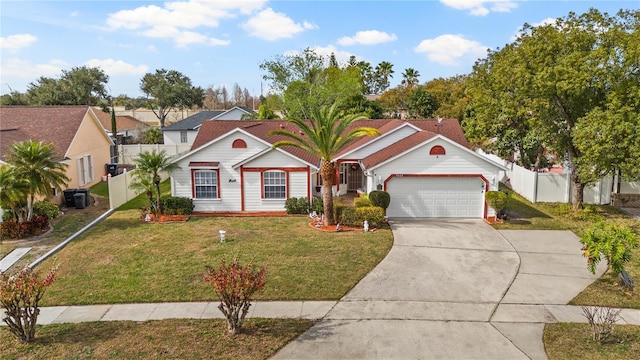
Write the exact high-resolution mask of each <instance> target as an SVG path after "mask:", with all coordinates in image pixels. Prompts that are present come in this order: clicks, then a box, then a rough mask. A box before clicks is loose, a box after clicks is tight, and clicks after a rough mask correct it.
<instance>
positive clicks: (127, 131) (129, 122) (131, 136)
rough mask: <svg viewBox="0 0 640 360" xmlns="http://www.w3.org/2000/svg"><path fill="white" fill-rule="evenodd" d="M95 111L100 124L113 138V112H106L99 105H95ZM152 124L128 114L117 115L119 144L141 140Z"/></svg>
mask: <svg viewBox="0 0 640 360" xmlns="http://www.w3.org/2000/svg"><path fill="white" fill-rule="evenodd" d="M93 112H94V113H95V114H96V116H98V120H99V121H100V124H101V125H102V127H103V128H104V130H105V131H106V132H107V135H109V137H111V138H112V139H113V134H111V113H108V112H104V111H102V109H100V108H99V107H94V108H93ZM149 128H150V125H148V124H146V123H144V122H142V121H140V120H137V119H136V118H134V117H132V116H128V115H116V130H117V131H118V144H126V143H129V142H132V141H134V140H139V139H140V138H141V137H142V136H143V135H144V132H145V131H146V130H147V129H149Z"/></svg>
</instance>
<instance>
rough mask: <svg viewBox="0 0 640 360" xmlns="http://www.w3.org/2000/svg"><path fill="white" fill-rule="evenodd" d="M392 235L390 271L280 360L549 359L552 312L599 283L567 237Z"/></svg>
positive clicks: (440, 231) (447, 224) (459, 231)
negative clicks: (545, 340) (545, 334)
mask: <svg viewBox="0 0 640 360" xmlns="http://www.w3.org/2000/svg"><path fill="white" fill-rule="evenodd" d="M391 228H392V230H393V234H394V245H393V247H392V249H391V251H390V252H389V254H388V255H387V256H386V257H385V258H384V259H383V261H382V262H381V263H380V264H379V265H378V266H377V267H376V268H374V269H373V270H372V271H371V272H370V273H369V274H368V275H367V276H366V277H365V278H364V279H362V281H360V283H358V284H357V285H356V286H355V287H354V288H353V289H352V290H351V291H350V292H349V293H347V294H346V295H345V296H344V297H343V298H342V299H341V300H340V301H339V302H338V303H337V304H336V305H335V307H334V308H333V309H332V310H331V311H329V313H328V314H327V315H326V316H325V317H324V318H323V319H322V320H321V321H319V322H318V323H317V324H316V325H315V326H313V327H312V328H311V329H310V330H309V331H307V332H306V333H304V334H303V335H301V336H300V337H299V338H298V339H296V340H295V341H293V342H291V343H290V344H289V345H287V346H286V347H284V348H283V349H282V350H281V351H280V352H278V353H277V354H276V355H275V357H274V359H425V358H428V359H545V358H546V355H545V352H544V347H543V345H542V330H543V327H544V323H546V322H555V321H556V318H558V317H560V316H562V313H561V312H562V309H561V308H560V307H554V306H556V305H564V304H566V303H567V302H568V301H569V300H570V299H571V298H573V297H574V296H575V295H577V294H578V293H579V292H580V291H581V290H582V289H584V287H586V286H587V285H588V284H590V283H591V282H593V280H595V279H596V278H597V276H592V275H591V274H590V273H589V272H588V271H587V269H586V263H585V261H584V259H583V258H582V257H581V254H580V243H579V242H578V238H577V237H576V236H575V235H574V234H573V233H571V232H568V231H552V232H546V231H543V232H536V231H502V232H498V231H496V230H494V229H493V228H492V227H490V226H489V225H487V224H486V223H485V222H484V221H482V220H475V219H423V220H394V221H392V222H391ZM603 271H604V266H601V267H600V268H599V269H598V274H597V275H600V274H601V273H602V272H603Z"/></svg>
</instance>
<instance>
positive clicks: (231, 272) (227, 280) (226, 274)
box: [202, 257, 267, 334]
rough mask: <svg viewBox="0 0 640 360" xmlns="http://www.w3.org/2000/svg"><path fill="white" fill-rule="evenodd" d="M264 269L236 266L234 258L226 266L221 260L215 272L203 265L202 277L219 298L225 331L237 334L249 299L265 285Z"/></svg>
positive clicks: (250, 264) (249, 304)
mask: <svg viewBox="0 0 640 360" xmlns="http://www.w3.org/2000/svg"><path fill="white" fill-rule="evenodd" d="M266 274H267V270H266V268H264V267H262V268H261V269H258V268H257V267H256V266H255V265H254V264H252V263H249V264H247V265H245V266H243V265H241V264H240V261H239V260H238V258H237V257H235V258H234V259H233V261H232V262H231V263H230V264H227V263H226V261H224V260H222V263H221V264H220V266H219V267H218V268H217V269H214V268H212V267H210V266H207V271H206V272H205V273H204V275H203V276H202V278H203V279H204V281H206V282H207V283H209V284H210V285H211V286H213V291H214V292H215V293H216V295H218V298H219V299H220V305H219V306H218V309H220V311H221V312H222V313H223V314H224V316H225V318H226V319H227V330H229V333H231V334H237V333H238V332H239V331H240V329H241V328H242V324H243V323H244V318H245V316H246V315H247V312H249V307H250V306H251V300H252V296H253V295H254V294H255V293H256V292H257V291H260V290H261V289H262V288H263V287H264V285H265V276H266Z"/></svg>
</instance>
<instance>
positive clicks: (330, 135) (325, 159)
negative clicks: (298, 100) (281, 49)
mask: <svg viewBox="0 0 640 360" xmlns="http://www.w3.org/2000/svg"><path fill="white" fill-rule="evenodd" d="M341 115H342V114H341V112H340V111H339V110H338V104H337V103H334V104H333V105H331V107H327V106H322V107H320V108H316V109H313V110H312V111H311V118H310V119H309V120H300V119H290V120H289V121H290V122H292V123H293V124H295V125H296V126H297V127H298V128H299V129H300V131H301V132H302V135H299V134H297V132H290V131H287V130H273V131H270V132H269V135H270V136H272V135H281V136H284V137H287V138H288V139H289V140H281V141H276V142H275V143H274V144H273V148H274V149H275V148H278V147H283V146H293V147H296V148H298V149H302V150H304V151H307V152H309V153H311V154H313V155H316V156H317V157H319V158H320V159H321V160H322V164H321V165H320V176H321V177H322V201H323V205H324V216H325V221H326V222H327V223H328V224H329V225H334V224H335V219H334V218H333V194H332V187H333V175H334V174H335V171H336V170H335V163H334V162H333V159H334V158H335V156H336V155H337V154H338V152H340V150H342V149H343V148H344V147H345V146H347V145H348V144H350V143H351V142H353V141H354V140H356V139H358V138H360V137H362V136H374V135H378V134H380V132H379V131H378V129H374V128H370V127H359V128H355V129H351V130H349V131H347V128H348V127H349V125H351V124H352V123H353V122H354V121H356V120H360V119H364V116H362V115H358V114H351V115H346V116H344V117H340V116H341Z"/></svg>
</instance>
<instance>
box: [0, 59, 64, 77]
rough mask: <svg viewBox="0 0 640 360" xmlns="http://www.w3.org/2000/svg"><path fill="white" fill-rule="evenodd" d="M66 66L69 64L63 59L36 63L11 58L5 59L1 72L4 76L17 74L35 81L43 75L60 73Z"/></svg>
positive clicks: (50, 75) (49, 75) (16, 75)
mask: <svg viewBox="0 0 640 360" xmlns="http://www.w3.org/2000/svg"><path fill="white" fill-rule="evenodd" d="M65 67H68V64H67V63H66V62H64V61H62V60H51V61H50V62H49V63H48V64H34V63H32V62H30V61H29V60H22V59H19V58H10V59H8V60H7V61H6V62H5V61H3V63H2V68H1V69H0V73H2V76H3V77H5V76H15V77H19V78H25V79H30V80H33V81H35V80H37V79H38V78H40V77H41V76H45V77H52V76H57V75H60V72H61V71H62V69H63V68H65Z"/></svg>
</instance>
